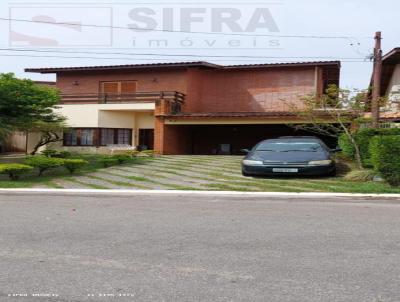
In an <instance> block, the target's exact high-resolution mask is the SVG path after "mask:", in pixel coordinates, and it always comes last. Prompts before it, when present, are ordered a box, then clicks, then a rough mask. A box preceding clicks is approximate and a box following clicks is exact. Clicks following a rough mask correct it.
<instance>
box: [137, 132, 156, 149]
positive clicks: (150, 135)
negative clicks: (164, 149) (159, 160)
mask: <svg viewBox="0 0 400 302" xmlns="http://www.w3.org/2000/svg"><path fill="white" fill-rule="evenodd" d="M139 147H140V148H141V149H142V150H154V129H139Z"/></svg>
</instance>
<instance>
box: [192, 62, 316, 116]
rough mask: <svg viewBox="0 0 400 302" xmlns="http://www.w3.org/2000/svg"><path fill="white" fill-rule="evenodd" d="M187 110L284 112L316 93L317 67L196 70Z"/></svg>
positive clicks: (193, 71) (193, 75)
mask: <svg viewBox="0 0 400 302" xmlns="http://www.w3.org/2000/svg"><path fill="white" fill-rule="evenodd" d="M188 75H189V79H188V93H187V100H186V104H185V107H184V111H186V112H240V111H252V112H257V111H258V112H260V111H284V110H287V109H288V105H287V103H291V102H295V103H297V104H301V101H300V97H299V95H301V94H303V95H304V94H309V93H315V92H316V86H315V68H314V67H311V68H310V67H306V68H284V69H282V68H273V69H268V70H266V69H265V70H259V69H253V70H192V71H190V72H189V74H188Z"/></svg>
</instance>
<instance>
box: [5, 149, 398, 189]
mask: <svg viewBox="0 0 400 302" xmlns="http://www.w3.org/2000/svg"><path fill="white" fill-rule="evenodd" d="M84 157H85V159H86V160H88V161H89V165H87V166H86V167H85V168H84V169H83V170H82V171H80V172H79V173H77V174H76V175H69V174H67V173H66V172H65V170H64V169H56V170H52V171H49V172H47V173H46V174H45V175H44V176H42V177H37V176H36V175H29V176H26V177H23V178H22V179H21V180H19V181H9V180H8V179H7V178H6V177H5V176H0V187H1V188H29V187H40V188H89V189H91V188H95V189H150V190H151V189H169V190H218V191H221V190H223V191H226V190H229V191H257V192H349V193H400V188H391V187H390V186H389V185H387V184H386V183H382V182H372V181H369V182H357V181H350V180H348V179H346V178H344V175H345V174H346V173H347V172H348V171H350V170H351V164H344V163H342V164H341V165H340V166H339V168H340V169H339V170H340V171H342V172H341V173H340V175H339V176H337V177H323V178H251V177H243V176H242V175H241V169H240V162H241V159H242V157H240V156H191V155H184V156H162V157H156V158H137V159H135V160H133V161H130V162H128V163H125V164H122V165H116V166H112V167H109V168H102V166H101V165H100V164H99V163H98V162H96V160H95V159H96V157H95V156H90V155H87V156H84ZM0 162H1V159H0Z"/></svg>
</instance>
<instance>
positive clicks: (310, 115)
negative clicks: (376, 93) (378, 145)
mask: <svg viewBox="0 0 400 302" xmlns="http://www.w3.org/2000/svg"><path fill="white" fill-rule="evenodd" d="M366 100H367V91H359V90H355V91H349V90H343V89H339V88H338V87H337V86H336V85H330V86H329V87H328V89H327V90H326V92H325V94H323V95H321V96H316V95H307V96H305V97H303V98H302V103H301V104H299V105H294V104H289V106H290V107H291V110H292V111H293V112H294V113H295V114H296V115H297V116H298V117H299V118H301V120H303V121H304V123H302V124H296V125H295V124H291V125H290V126H292V127H294V128H296V129H299V130H300V129H301V130H306V131H310V132H314V133H317V134H321V135H325V136H330V137H334V138H338V137H339V136H340V135H341V134H342V133H345V135H346V136H347V138H348V139H349V141H350V142H351V144H352V145H353V147H354V150H355V160H356V163H357V166H358V167H359V168H360V169H363V166H362V162H361V153H360V147H359V145H358V143H357V141H356V139H355V128H356V127H354V126H355V125H357V124H359V123H362V122H368V119H366V118H365V113H366ZM352 126H353V127H352Z"/></svg>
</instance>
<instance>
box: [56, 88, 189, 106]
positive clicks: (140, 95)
mask: <svg viewBox="0 0 400 302" xmlns="http://www.w3.org/2000/svg"><path fill="white" fill-rule="evenodd" d="M162 99H164V100H168V101H169V102H171V103H177V104H182V103H183V102H184V101H185V95H184V94H183V93H181V92H177V91H160V92H135V93H124V94H112V93H79V94H67V93H64V94H61V104H120V103H134V102H142V103H146V102H148V103H152V102H156V101H157V100H162Z"/></svg>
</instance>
